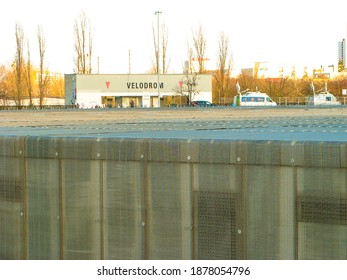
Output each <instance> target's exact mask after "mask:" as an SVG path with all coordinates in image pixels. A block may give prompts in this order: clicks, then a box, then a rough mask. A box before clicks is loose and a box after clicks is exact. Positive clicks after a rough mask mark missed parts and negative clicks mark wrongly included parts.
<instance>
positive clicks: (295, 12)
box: [0, 0, 347, 73]
mask: <svg viewBox="0 0 347 280" xmlns="http://www.w3.org/2000/svg"><path fill="white" fill-rule="evenodd" d="M157 10H159V11H161V12H162V14H161V16H160V24H162V23H165V25H166V27H167V29H168V38H169V42H168V51H167V55H168V57H169V59H170V66H169V72H173V73H179V72H181V71H182V63H183V61H185V60H186V59H187V44H188V41H189V42H190V44H192V43H191V41H192V40H191V38H192V31H193V30H196V28H197V27H198V26H200V25H201V26H202V27H203V28H204V34H205V37H206V40H207V50H206V57H207V58H208V59H210V65H212V67H213V66H215V65H216V63H215V61H216V57H217V52H218V39H219V34H220V32H222V31H223V32H224V33H225V34H226V35H227V36H228V37H229V42H230V52H231V53H232V56H233V60H234V67H235V68H244V67H250V66H252V63H253V62H256V61H270V62H276V63H278V62H285V63H293V64H295V63H298V62H300V63H307V64H314V65H317V66H318V65H328V64H335V65H336V64H337V44H338V41H340V40H341V39H342V38H345V37H346V36H347V1H346V0H324V1H323V0H277V1H276V0H238V1H235V0H234V1H230V0H229V1H228V0H214V1H201V0H200V1H196V0H185V1H182V0H176V1H164V0H161V1H159V0H125V1H115V0H98V1H91V0H72V1H69V2H68V1H47V0H31V1H27V0H11V1H6V3H1V9H0V64H6V65H7V64H10V63H11V61H12V60H13V59H14V57H15V47H16V46H15V23H16V22H18V23H20V24H21V25H22V27H23V30H24V34H25V36H26V38H28V39H29V42H30V52H31V60H32V63H33V64H34V65H38V46H37V37H36V31H37V27H38V26H39V25H40V26H42V28H43V32H44V35H45V39H46V58H45V60H46V64H47V66H48V68H49V69H50V70H51V71H53V72H61V73H72V72H73V57H74V46H73V38H74V37H73V36H74V34H73V26H74V21H75V20H76V19H77V18H78V17H79V15H80V14H81V13H82V12H84V13H85V14H86V15H87V17H88V18H89V19H90V21H91V26H92V29H93V34H94V35H93V38H94V43H93V58H94V59H93V68H94V70H95V71H96V69H97V57H99V61H100V68H99V70H100V73H128V69H129V56H128V54H129V50H130V52H131V64H130V65H131V73H145V72H146V71H148V69H149V68H150V67H151V64H152V59H153V58H154V46H153V34H152V26H153V25H154V27H155V30H156V28H157V17H156V16H155V15H154V12H155V11H157Z"/></svg>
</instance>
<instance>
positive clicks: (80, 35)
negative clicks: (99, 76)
mask: <svg viewBox="0 0 347 280" xmlns="http://www.w3.org/2000/svg"><path fill="white" fill-rule="evenodd" d="M74 31H75V52H76V57H75V72H77V73H79V74H91V73H92V63H91V62H92V49H93V48H92V47H93V37H92V31H91V25H90V21H89V19H88V18H87V16H86V14H85V13H82V14H81V15H80V18H79V21H78V20H76V21H75V26H74Z"/></svg>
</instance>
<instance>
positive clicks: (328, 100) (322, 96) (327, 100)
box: [307, 83, 341, 105]
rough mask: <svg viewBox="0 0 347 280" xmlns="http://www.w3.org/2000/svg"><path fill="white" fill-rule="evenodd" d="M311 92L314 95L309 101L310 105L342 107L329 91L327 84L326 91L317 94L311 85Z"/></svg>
mask: <svg viewBox="0 0 347 280" xmlns="http://www.w3.org/2000/svg"><path fill="white" fill-rule="evenodd" d="M311 90H312V93H313V95H311V96H309V98H308V99H307V104H308V105H341V103H340V102H339V101H337V98H336V97H335V96H334V95H333V94H331V93H330V92H329V91H328V87H327V83H325V86H324V90H319V91H318V92H317V93H316V92H315V89H314V85H313V83H311Z"/></svg>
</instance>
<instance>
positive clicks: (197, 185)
mask: <svg viewBox="0 0 347 280" xmlns="http://www.w3.org/2000/svg"><path fill="white" fill-rule="evenodd" d="M193 170H194V171H193V172H194V180H193V188H194V191H208V192H224V193H225V192H227V193H239V192H240V191H241V189H240V185H239V179H240V175H241V174H239V173H238V172H237V167H236V166H235V165H230V164H211V163H209V164H206V163H204V162H202V163H200V164H194V165H193Z"/></svg>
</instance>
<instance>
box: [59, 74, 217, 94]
mask: <svg viewBox="0 0 347 280" xmlns="http://www.w3.org/2000/svg"><path fill="white" fill-rule="evenodd" d="M65 77H66V81H67V82H68V80H69V79H70V84H71V87H74V88H76V89H77V92H92V93H96V92H106V93H111V92H112V93H125V92H152V93H153V94H156V91H158V89H160V92H161V93H166V94H172V93H174V92H175V91H176V90H177V89H180V88H181V87H180V83H181V84H182V81H183V79H184V77H185V75H184V74H163V75H160V80H159V83H158V76H157V75H153V74H95V75H93V74H91V75H83V74H67V75H65ZM69 90H72V89H69ZM69 90H67V91H69ZM196 90H197V91H198V92H212V75H210V74H205V75H198V86H197V89H196Z"/></svg>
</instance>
